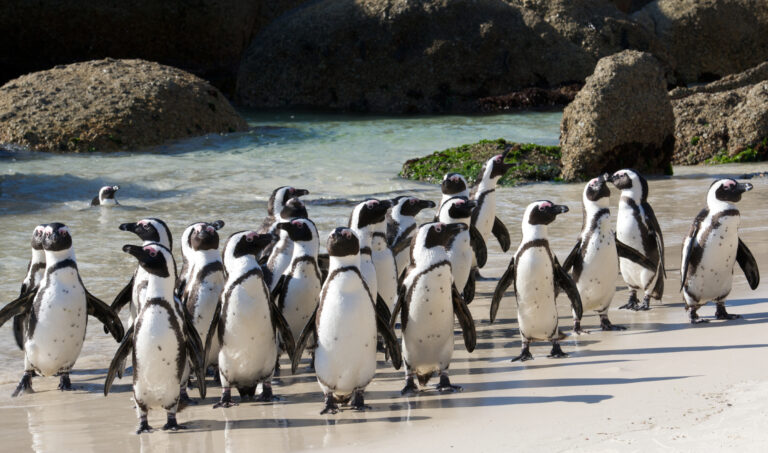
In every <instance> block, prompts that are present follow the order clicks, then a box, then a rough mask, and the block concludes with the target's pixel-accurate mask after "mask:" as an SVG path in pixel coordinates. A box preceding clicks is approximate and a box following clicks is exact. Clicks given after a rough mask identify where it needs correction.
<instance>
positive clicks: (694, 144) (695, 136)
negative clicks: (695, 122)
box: [691, 135, 701, 146]
mask: <svg viewBox="0 0 768 453" xmlns="http://www.w3.org/2000/svg"><path fill="white" fill-rule="evenodd" d="M699 140H701V137H699V136H698V135H694V136H693V137H691V145H693V146H696V144H697V143H699Z"/></svg>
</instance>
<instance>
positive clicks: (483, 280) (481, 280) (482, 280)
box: [475, 271, 499, 282]
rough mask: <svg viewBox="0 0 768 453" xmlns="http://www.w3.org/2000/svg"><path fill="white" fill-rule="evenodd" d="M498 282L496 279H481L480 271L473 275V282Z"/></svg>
mask: <svg viewBox="0 0 768 453" xmlns="http://www.w3.org/2000/svg"><path fill="white" fill-rule="evenodd" d="M498 280H499V279H498V278H494V277H483V276H482V275H480V271H478V272H476V273H475V281H478V282H495V281H498Z"/></svg>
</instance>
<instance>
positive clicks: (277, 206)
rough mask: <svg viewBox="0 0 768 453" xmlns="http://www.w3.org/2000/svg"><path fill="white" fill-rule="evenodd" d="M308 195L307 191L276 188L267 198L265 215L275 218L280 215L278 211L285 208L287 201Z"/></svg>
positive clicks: (284, 187)
mask: <svg viewBox="0 0 768 453" xmlns="http://www.w3.org/2000/svg"><path fill="white" fill-rule="evenodd" d="M308 193H309V191H308V190H307V189H297V188H295V187H291V186H281V187H278V188H277V189H275V190H273V191H272V195H270V196H269V202H267V213H268V214H269V215H271V216H275V215H277V214H279V213H280V210H281V209H282V208H283V206H285V204H286V203H287V202H288V200H290V199H291V198H296V197H301V196H304V195H307V194H308ZM294 217H295V216H294Z"/></svg>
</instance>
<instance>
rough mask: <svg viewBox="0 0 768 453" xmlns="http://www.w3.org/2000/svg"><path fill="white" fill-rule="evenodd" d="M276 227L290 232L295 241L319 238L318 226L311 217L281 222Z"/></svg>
mask: <svg viewBox="0 0 768 453" xmlns="http://www.w3.org/2000/svg"><path fill="white" fill-rule="evenodd" d="M275 229H277V230H282V231H285V232H286V233H288V237H289V238H291V240H292V241H293V242H309V241H312V240H317V228H316V227H315V224H314V222H312V221H311V220H309V219H291V221H290V222H280V223H278V224H277V225H275Z"/></svg>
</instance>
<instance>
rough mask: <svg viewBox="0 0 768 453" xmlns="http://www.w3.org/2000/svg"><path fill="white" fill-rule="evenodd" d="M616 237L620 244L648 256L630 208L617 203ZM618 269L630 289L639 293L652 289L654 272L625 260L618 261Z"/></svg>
mask: <svg viewBox="0 0 768 453" xmlns="http://www.w3.org/2000/svg"><path fill="white" fill-rule="evenodd" d="M641 218H642V215H641ZM616 237H617V238H618V239H619V240H620V241H621V242H623V243H625V244H627V245H628V246H630V247H632V248H634V249H635V250H637V251H639V252H640V253H643V254H644V255H646V256H648V254H647V253H646V251H645V249H644V247H643V237H642V235H641V231H640V227H639V226H638V224H637V221H636V220H635V217H634V215H633V211H632V208H630V207H629V206H627V205H626V204H625V203H619V213H618V216H617V218H616ZM619 267H620V269H621V275H622V277H623V278H624V281H625V282H627V284H628V285H629V286H630V287H631V288H634V289H639V290H641V291H643V290H645V289H646V288H648V289H649V290H650V289H652V285H653V282H654V278H655V277H656V271H655V270H650V269H646V268H645V267H643V266H641V265H639V264H637V263H634V262H632V261H630V260H628V259H626V258H620V259H619Z"/></svg>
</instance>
